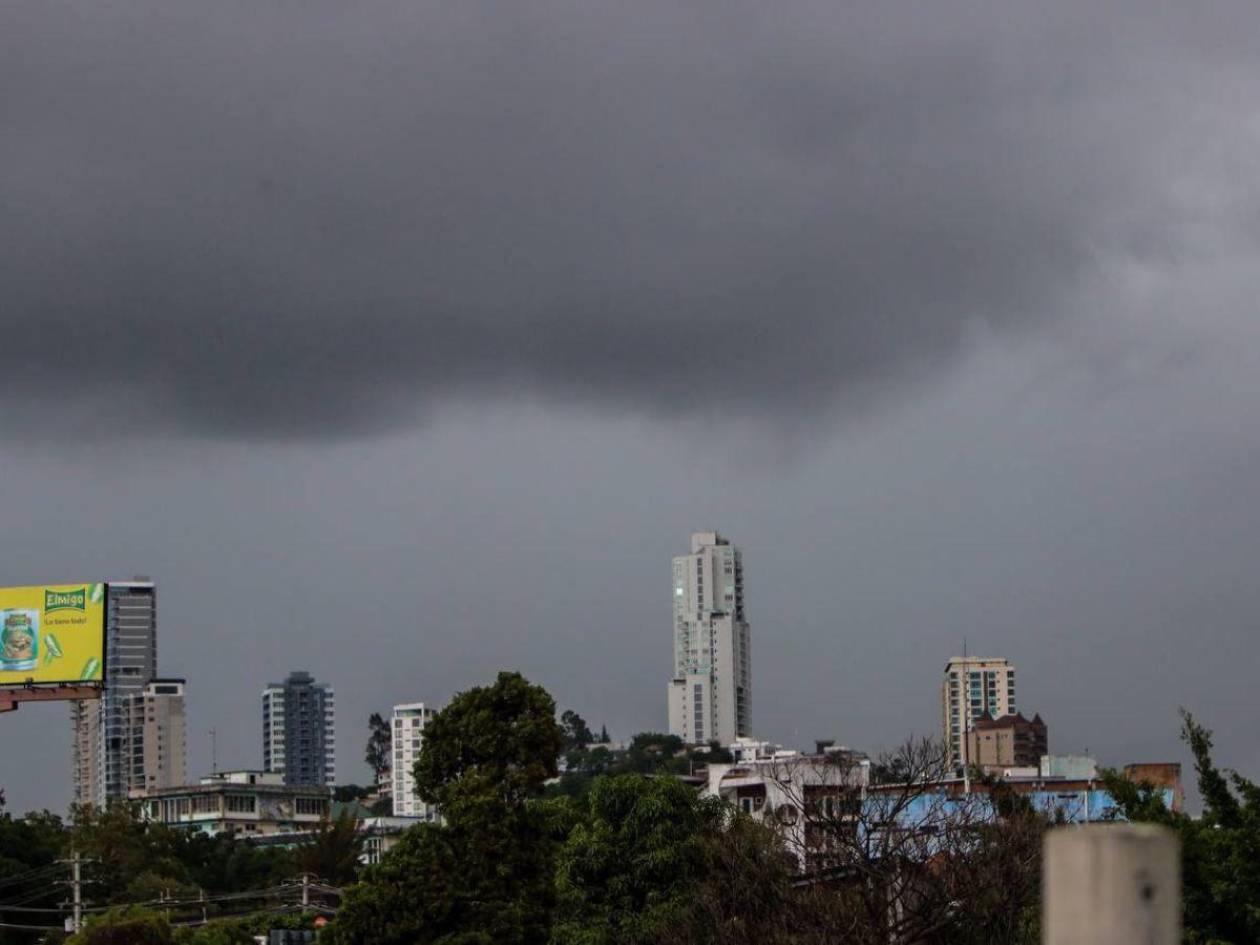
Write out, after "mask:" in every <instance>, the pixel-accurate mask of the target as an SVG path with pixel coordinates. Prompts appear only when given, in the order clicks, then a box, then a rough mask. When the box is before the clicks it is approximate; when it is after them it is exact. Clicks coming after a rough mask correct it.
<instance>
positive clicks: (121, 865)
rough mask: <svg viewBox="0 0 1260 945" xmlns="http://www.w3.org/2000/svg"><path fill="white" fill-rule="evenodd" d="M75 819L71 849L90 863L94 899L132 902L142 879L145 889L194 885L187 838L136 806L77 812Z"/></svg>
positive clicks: (121, 804)
mask: <svg viewBox="0 0 1260 945" xmlns="http://www.w3.org/2000/svg"><path fill="white" fill-rule="evenodd" d="M71 817H72V827H71V830H70V836H69V844H68V846H69V847H71V848H73V849H75V850H77V851H78V852H79V853H80V854H82V855H83V856H84V857H85V858H87V859H88V860H90V861H91V868H90V869H91V872H90V878H91V880H92V882H93V884H94V885H93V895H94V897H95V898H97V899H98V900H103V901H105V902H106V903H111V904H121V903H126V902H131V901H133V891H132V889H131V884H132V883H133V882H134V881H136V880H137V878H138V877H142V876H143V877H144V878H145V879H144V882H145V886H146V887H149V886H160V885H161V884H163V883H165V884H168V885H169V886H171V887H176V886H180V885H182V884H185V883H188V882H189V881H190V876H189V871H188V868H187V867H186V865H185V863H184V861H183V859H182V858H181V856H180V854H181V852H182V851H183V849H184V846H185V838H184V836H183V834H182V833H181V832H179V831H174V830H172V829H170V828H169V827H166V826H165V825H163V824H149V823H145V822H144V821H143V820H141V819H140V816H139V813H138V811H137V809H136V807H135V805H133V804H128V803H125V802H118V803H113V804H110V805H109V806H108V807H107V808H105V809H101V808H98V807H95V806H91V805H88V806H82V807H75V808H74V809H73V810H72V812H71Z"/></svg>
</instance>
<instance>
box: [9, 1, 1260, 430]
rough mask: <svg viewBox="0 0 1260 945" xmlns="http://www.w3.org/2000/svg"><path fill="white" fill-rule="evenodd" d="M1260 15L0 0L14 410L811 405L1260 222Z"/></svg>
mask: <svg viewBox="0 0 1260 945" xmlns="http://www.w3.org/2000/svg"><path fill="white" fill-rule="evenodd" d="M1039 7H1040V8H1039ZM1256 21H1257V17H1256V16H1255V15H1254V14H1252V12H1251V10H1250V9H1249V8H1248V7H1246V6H1237V7H1228V6H1224V5H1207V6H1206V7H1197V8H1196V10H1195V11H1194V13H1193V15H1191V14H1190V13H1184V14H1183V13H1180V12H1178V11H1177V10H1176V8H1174V7H1171V6H1170V7H1167V8H1166V9H1163V8H1161V7H1160V6H1159V5H1158V4H1145V3H1143V4H1137V3H1134V4H1128V5H1127V9H1126V5H1123V4H1121V5H1107V7H1106V8H1105V9H1104V8H1100V7H1098V6H1097V5H1094V4H1084V3H1079V4H1078V3H1063V4H1042V5H1033V4H998V3H993V4H988V3H967V2H949V3H934V4H909V3H903V4H899V3H885V4H857V3H847V4H835V3H821V2H807V0H806V2H790V3H785V4H766V3H752V2H733V3H726V4H717V3H677V2H655V0H646V2H637V3H621V4H612V3H572V2H560V0H544V2H532V3H525V4H508V3H502V4H492V3H480V2H463V3H453V4H438V3H429V2H424V3H404V2H387V0H373V2H368V3H362V4H353V5H347V4H341V3H327V2H308V3H300V4H299V3H288V2H271V3H261V4H260V3H256V2H249V3H245V2H235V3H233V2H229V3H218V4H205V3H191V2H187V0H176V2H174V3H171V2H165V0H164V2H153V0H134V2H128V3H119V2H102V3H95V4H87V3H65V2H63V3H50V2H47V0H38V2H35V0H12V2H10V3H7V4H5V5H4V11H3V12H2V13H0V27H2V29H0V96H2V98H0V168H2V170H3V175H2V177H0V211H2V212H0V275H2V276H3V278H2V280H0V285H2V286H3V289H2V291H3V298H2V303H0V304H2V307H0V339H2V340H3V346H4V357H3V370H2V372H0V396H3V397H4V399H5V401H4V402H5V403H6V404H7V405H8V409H6V410H5V411H4V413H3V421H2V422H4V423H5V424H6V425H7V426H8V427H9V428H10V429H18V428H21V427H23V426H27V427H29V425H30V424H29V423H27V422H26V421H24V420H23V418H24V417H26V416H29V415H30V414H29V413H28V412H27V411H25V410H23V409H22V408H23V406H24V405H26V404H38V405H40V407H41V408H42V409H41V410H40V412H39V420H40V422H41V423H47V422H48V421H49V420H50V418H51V417H53V416H54V414H53V413H52V408H54V407H56V408H57V409H58V410H59V411H60V414H59V415H58V416H59V417H60V419H61V420H62V421H63V422H65V421H70V420H75V419H83V420H93V419H102V418H106V419H113V418H118V417H123V416H127V417H129V418H133V419H134V420H136V421H143V422H148V423H159V424H162V425H166V426H170V427H174V428H177V429H193V430H196V431H199V432H204V433H211V434H220V435H249V436H253V435H319V434H321V433H325V432H327V433H345V432H356V431H361V430H365V429H369V428H372V427H381V426H388V425H391V424H396V423H406V422H411V421H413V420H414V418H416V417H417V416H421V415H422V414H423V412H424V411H426V410H428V409H430V408H431V407H432V406H433V405H435V404H440V403H441V402H443V401H445V400H449V399H451V398H468V397H496V396H502V395H504V394H505V393H507V392H520V391H528V392H530V393H533V394H535V395H538V396H542V397H547V398H556V399H560V400H574V401H581V402H589V403H596V404H606V405H609V406H612V407H615V408H620V409H632V410H645V411H650V412H661V413H678V412H686V411H690V410H715V409H716V410H723V411H725V410H729V411H735V412H745V413H746V412H750V411H751V412H768V413H770V414H772V415H779V414H788V413H799V412H800V411H801V410H802V409H804V410H805V411H807V412H808V411H814V410H820V409H825V408H826V407H827V406H829V405H831V404H833V403H835V402H837V401H839V400H840V399H842V397H843V396H844V394H845V393H846V392H848V391H851V390H853V389H854V388H855V387H857V386H860V385H863V384H865V383H867V382H868V381H871V380H874V379H881V378H887V377H897V376H900V375H902V374H905V373H907V372H920V371H922V370H931V369H932V368H933V367H935V366H936V365H938V364H939V363H941V362H942V361H943V360H944V359H947V358H948V357H949V356H950V354H951V353H952V352H954V351H955V350H956V349H957V347H958V346H959V344H960V339H961V338H962V337H963V335H964V332H965V331H966V329H967V327H968V326H969V325H971V324H988V325H990V326H995V327H997V328H999V329H1005V328H1008V327H1013V328H1018V327H1022V326H1026V325H1029V324H1034V323H1045V322H1047V321H1051V320H1053V319H1056V318H1059V317H1062V316H1063V315H1064V313H1065V312H1069V311H1076V310H1080V309H1082V308H1083V309H1087V310H1089V311H1091V312H1093V311H1104V310H1105V309H1106V308H1107V306H1108V303H1109V297H1108V295H1107V292H1108V289H1107V287H1106V280H1105V279H1102V278H1100V273H1104V272H1105V271H1106V270H1107V268H1108V266H1110V265H1112V264H1113V263H1114V262H1115V261H1116V260H1134V259H1136V260H1140V261H1143V262H1147V261H1151V263H1152V264H1153V265H1157V266H1175V265H1176V261H1177V259H1178V258H1179V257H1180V255H1181V254H1183V253H1185V252H1186V251H1187V240H1190V239H1191V238H1192V237H1193V235H1194V234H1196V233H1199V234H1201V233H1202V232H1203V231H1204V229H1209V230H1215V229H1218V228H1222V227H1224V228H1231V227H1234V224H1233V221H1234V220H1236V219H1237V218H1238V217H1239V216H1240V215H1241V216H1242V217H1244V218H1246V217H1247V215H1248V214H1253V213H1254V206H1253V204H1252V202H1251V201H1252V198H1253V197H1254V196H1255V194H1254V190H1253V188H1254V184H1253V183H1252V179H1251V178H1250V177H1249V176H1248V175H1246V174H1243V173H1241V172H1238V173H1237V174H1236V176H1237V177H1238V178H1239V179H1238V180H1235V179H1234V177H1231V176H1230V174H1229V173H1228V171H1229V168H1230V164H1229V161H1228V156H1229V154H1230V152H1231V150H1232V147H1233V145H1234V143H1235V142H1237V141H1238V140H1239V135H1240V131H1239V129H1240V128H1242V127H1244V126H1245V123H1244V122H1242V121H1241V120H1240V119H1242V118H1245V117H1246V116H1247V112H1248V109H1249V108H1250V105H1249V103H1250V102H1251V101H1254V97H1253V93H1254V91H1255V86H1254V80H1255V76H1256V67H1255V63H1254V61H1253V60H1252V59H1251V51H1250V50H1249V49H1247V48H1246V47H1245V45H1243V44H1245V43H1246V42H1247V41H1248V39H1247V38H1248V37H1250V36H1253V35H1255V30H1254V27H1255V26H1256V25H1257V23H1256ZM1206 178H1211V179H1212V181H1213V189H1212V191H1211V192H1210V193H1204V192H1203V188H1202V187H1201V186H1200V184H1201V181H1202V180H1203V179H1206ZM1233 231H1234V232H1235V235H1236V238H1237V239H1238V240H1240V241H1244V242H1246V241H1249V240H1250V239H1251V236H1252V235H1254V228H1253V229H1250V230H1249V229H1248V228H1247V227H1245V226H1239V227H1234V230H1233ZM1248 234H1251V235H1248Z"/></svg>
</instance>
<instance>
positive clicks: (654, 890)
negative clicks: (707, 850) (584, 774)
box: [553, 774, 722, 945]
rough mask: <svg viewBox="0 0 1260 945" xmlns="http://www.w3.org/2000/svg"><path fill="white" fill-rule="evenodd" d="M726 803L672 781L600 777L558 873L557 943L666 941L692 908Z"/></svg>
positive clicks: (596, 944) (599, 944) (633, 776)
mask: <svg viewBox="0 0 1260 945" xmlns="http://www.w3.org/2000/svg"><path fill="white" fill-rule="evenodd" d="M721 821H722V806H721V804H720V803H719V802H717V801H714V800H708V801H705V800H701V799H700V798H699V797H698V796H697V794H696V792H695V791H694V790H693V789H692V788H690V787H688V786H687V785H685V784H683V783H682V782H681V781H678V780H676V779H675V778H668V777H667V778H648V777H644V776H643V775H637V774H629V775H621V776H619V777H615V778H606V777H602V778H598V779H597V780H596V781H595V784H594V786H593V787H592V789H591V792H590V795H589V798H588V811H587V815H586V817H584V818H583V819H582V821H581V822H580V823H579V824H578V825H577V826H576V827H575V828H574V829H573V832H572V833H571V834H570V835H569V838H568V840H567V842H566V843H565V845H564V847H563V849H562V851H561V854H560V857H559V868H558V871H557V878H556V882H557V888H558V891H559V915H560V918H559V920H558V922H557V927H556V933H555V936H554V939H553V941H554V942H556V943H557V945H617V943H626V945H630V943H638V942H642V943H648V942H657V941H664V940H666V939H668V938H669V937H670V932H671V930H673V929H675V928H677V927H678V926H679V925H680V924H681V922H682V919H683V917H684V915H685V913H686V911H687V908H688V900H689V898H690V895H691V893H692V892H693V889H694V887H695V884H696V882H697V881H698V879H699V877H700V875H701V872H702V867H703V853H702V846H701V843H702V839H703V837H705V836H706V835H707V834H710V833H712V832H714V831H716V830H717V829H719V827H720V825H721Z"/></svg>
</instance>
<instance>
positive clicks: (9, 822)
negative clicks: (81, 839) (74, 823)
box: [0, 811, 69, 945]
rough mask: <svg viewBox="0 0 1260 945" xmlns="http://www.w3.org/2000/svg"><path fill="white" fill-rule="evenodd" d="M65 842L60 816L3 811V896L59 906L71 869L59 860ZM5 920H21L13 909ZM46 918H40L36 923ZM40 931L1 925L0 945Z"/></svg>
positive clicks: (0, 876)
mask: <svg viewBox="0 0 1260 945" xmlns="http://www.w3.org/2000/svg"><path fill="white" fill-rule="evenodd" d="M64 843H65V828H64V826H63V825H62V822H61V818H60V817H57V816H55V815H53V814H50V813H48V812H47V811H43V812H41V813H37V814H27V815H26V816H25V817H21V818H16V817H13V816H12V815H10V814H8V813H0V884H3V889H2V890H0V898H3V899H4V900H5V901H7V902H20V903H22V904H23V905H25V906H27V907H33V908H56V907H58V906H59V905H60V904H61V901H62V900H63V899H64V898H65V895H66V893H65V886H64V885H63V881H64V880H66V879H67V878H68V877H69V872H68V870H67V869H66V868H65V867H63V866H61V865H59V864H58V862H57V861H58V859H59V858H60V856H61V850H62V846H63V844H64ZM0 915H2V916H3V918H4V919H5V921H9V922H21V920H19V919H17V918H16V915H15V914H14V913H8V914H4V913H0ZM44 921H46V920H45V919H42V918H41V919H39V920H37V921H36V922H35V923H33V924H40V923H43V922H44ZM38 934H39V933H36V932H29V931H24V930H21V929H4V928H0V945H19V943H22V945H25V943H30V942H34V941H36V938H37V935H38Z"/></svg>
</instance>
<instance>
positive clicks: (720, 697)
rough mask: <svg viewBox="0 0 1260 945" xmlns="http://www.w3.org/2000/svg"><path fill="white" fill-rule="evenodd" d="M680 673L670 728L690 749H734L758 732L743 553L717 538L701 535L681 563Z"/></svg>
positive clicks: (673, 682) (676, 602) (676, 600)
mask: <svg viewBox="0 0 1260 945" xmlns="http://www.w3.org/2000/svg"><path fill="white" fill-rule="evenodd" d="M671 590H672V601H673V616H674V660H673V663H674V674H673V677H672V678H671V679H670V682H669V687H668V697H669V730H670V733H671V734H673V735H677V736H678V737H679V738H681V739H682V740H683V741H684V742H687V743H688V744H695V745H703V744H706V743H708V742H712V741H717V742H720V743H722V744H728V743H730V742H733V741H735V740H736V739H738V738H747V737H749V736H751V734H752V731H751V729H752V661H751V654H750V630H749V626H748V621H747V619H746V618H745V613H744V564H743V555H742V554H741V553H740V551H739V549H738V548H736V547H735V546H733V545H732V544H731V543H730V542H729V541H727V540H726V539H725V538H723V537H722V536H721V535H719V534H718V533H717V532H695V533H693V534H692V536H691V553H690V554H686V555H681V556H679V557H676V558H674V562H673V582H672V586H671Z"/></svg>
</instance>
